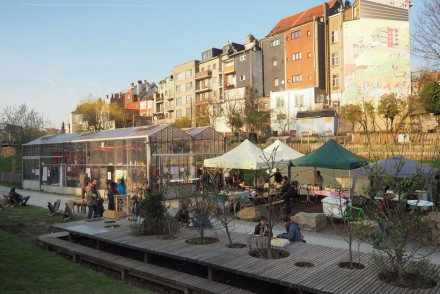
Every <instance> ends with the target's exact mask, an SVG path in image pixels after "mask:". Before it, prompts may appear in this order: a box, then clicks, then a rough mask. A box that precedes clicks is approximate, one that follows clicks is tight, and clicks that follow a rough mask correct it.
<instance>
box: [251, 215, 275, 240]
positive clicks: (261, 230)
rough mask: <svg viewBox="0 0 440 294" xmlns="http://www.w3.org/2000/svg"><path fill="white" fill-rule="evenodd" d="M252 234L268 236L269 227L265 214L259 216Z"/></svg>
mask: <svg viewBox="0 0 440 294" xmlns="http://www.w3.org/2000/svg"><path fill="white" fill-rule="evenodd" d="M254 235H255V236H269V228H268V227H267V218H266V217H265V216H260V219H259V221H258V224H257V225H256V226H255V230H254ZM271 235H272V234H271Z"/></svg>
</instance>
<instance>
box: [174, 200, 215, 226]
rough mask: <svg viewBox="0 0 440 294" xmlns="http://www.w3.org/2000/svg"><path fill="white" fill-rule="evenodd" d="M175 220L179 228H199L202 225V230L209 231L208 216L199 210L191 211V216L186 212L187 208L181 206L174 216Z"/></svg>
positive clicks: (210, 224)
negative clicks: (179, 225)
mask: <svg viewBox="0 0 440 294" xmlns="http://www.w3.org/2000/svg"><path fill="white" fill-rule="evenodd" d="M175 218H176V220H177V221H178V222H179V223H180V224H181V226H182V227H183V226H187V227H188V226H193V227H199V226H201V225H202V224H203V226H204V228H207V229H211V228H212V227H213V226H212V223H211V220H210V219H209V216H208V215H207V214H206V213H202V212H201V211H200V209H197V208H195V209H193V211H192V215H190V213H189V211H188V207H187V206H186V205H183V206H182V207H181V208H180V209H179V210H178V211H177V213H176V215H175Z"/></svg>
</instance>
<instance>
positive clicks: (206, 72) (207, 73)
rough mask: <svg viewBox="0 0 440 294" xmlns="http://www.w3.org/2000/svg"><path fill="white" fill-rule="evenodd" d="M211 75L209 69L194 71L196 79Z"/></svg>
mask: <svg viewBox="0 0 440 294" xmlns="http://www.w3.org/2000/svg"><path fill="white" fill-rule="evenodd" d="M211 76H212V71H211V70H204V71H199V72H198V73H196V80H202V79H207V78H210V77H211Z"/></svg>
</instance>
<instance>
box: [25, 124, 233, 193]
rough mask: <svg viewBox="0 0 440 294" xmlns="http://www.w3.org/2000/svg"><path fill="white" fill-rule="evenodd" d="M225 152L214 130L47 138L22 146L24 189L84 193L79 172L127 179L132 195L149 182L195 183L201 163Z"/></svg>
mask: <svg viewBox="0 0 440 294" xmlns="http://www.w3.org/2000/svg"><path fill="white" fill-rule="evenodd" d="M224 152H225V140H224V136H223V135H222V134H220V133H218V132H216V131H215V130H214V129H212V128H210V127H200V128H192V129H187V130H181V129H179V128H177V127H176V126H174V125H171V124H166V125H152V126H143V127H134V128H125V129H115V130H103V131H96V132H87V133H78V134H61V135H53V136H44V137H41V138H38V139H36V140H34V141H31V142H29V143H27V144H24V145H23V188H25V189H31V190H44V191H51V192H56V193H62V194H81V189H80V188H81V183H80V174H81V172H82V171H85V172H86V174H87V176H88V177H89V178H97V179H98V187H99V189H101V190H104V189H106V183H107V181H108V180H113V181H116V180H117V179H120V178H123V179H124V180H125V182H126V186H127V190H128V191H135V190H136V189H137V188H139V187H140V186H141V185H143V184H144V183H145V182H146V180H147V183H150V187H151V188H153V189H154V187H155V185H154V184H155V183H158V182H159V180H160V179H163V180H164V182H165V183H170V184H172V183H173V182H174V183H175V182H183V181H185V182H191V180H192V179H195V178H197V169H198V168H199V167H202V166H203V160H204V159H206V158H211V157H213V156H215V155H219V154H223V153H224Z"/></svg>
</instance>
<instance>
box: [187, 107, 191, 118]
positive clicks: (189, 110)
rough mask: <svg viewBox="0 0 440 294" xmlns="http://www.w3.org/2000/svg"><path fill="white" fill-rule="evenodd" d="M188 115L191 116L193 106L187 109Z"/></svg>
mask: <svg viewBox="0 0 440 294" xmlns="http://www.w3.org/2000/svg"><path fill="white" fill-rule="evenodd" d="M186 116H189V117H191V108H187V109H186Z"/></svg>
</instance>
